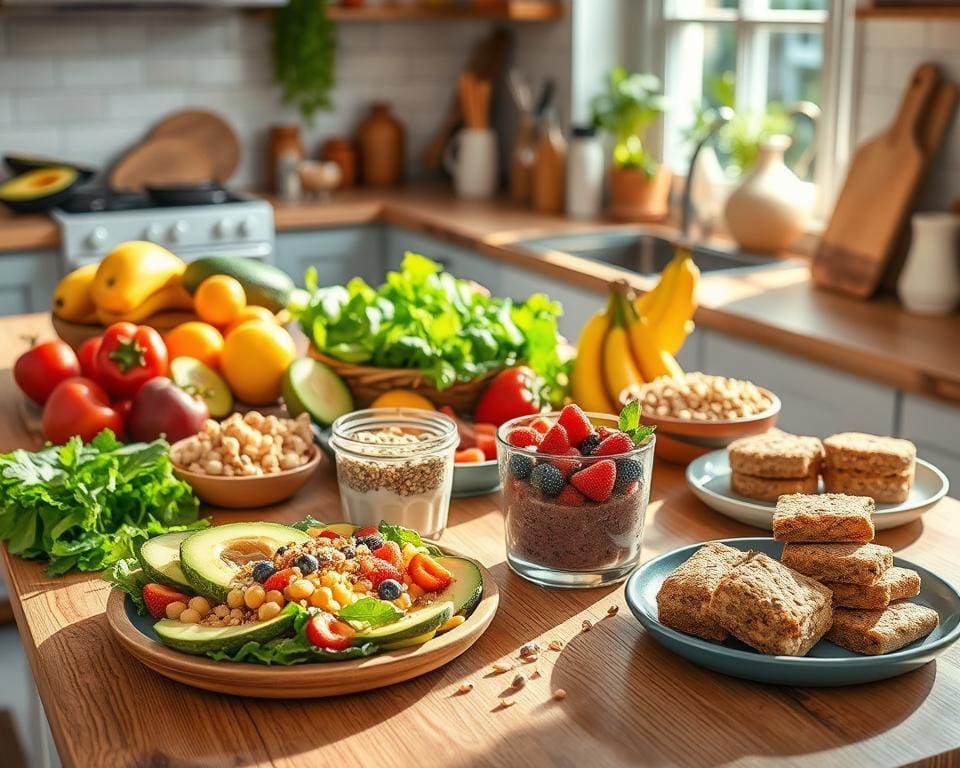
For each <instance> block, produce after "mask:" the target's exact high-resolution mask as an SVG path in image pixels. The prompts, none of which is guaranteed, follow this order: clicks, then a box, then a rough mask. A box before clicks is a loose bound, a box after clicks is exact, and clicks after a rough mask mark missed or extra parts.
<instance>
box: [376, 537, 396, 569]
mask: <svg viewBox="0 0 960 768" xmlns="http://www.w3.org/2000/svg"><path fill="white" fill-rule="evenodd" d="M373 556H374V557H379V558H380V559H381V560H384V561H386V562H388V563H390V565H392V566H394V567H395V568H401V567H402V566H403V555H402V554H400V545H399V544H397V542H395V541H385V542H383V546H382V547H380V549H375V550H374V551H373Z"/></svg>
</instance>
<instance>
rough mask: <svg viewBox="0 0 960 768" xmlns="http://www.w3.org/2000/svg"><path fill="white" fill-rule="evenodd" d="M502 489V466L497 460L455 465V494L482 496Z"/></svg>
mask: <svg viewBox="0 0 960 768" xmlns="http://www.w3.org/2000/svg"><path fill="white" fill-rule="evenodd" d="M498 490H500V467H499V466H498V465H497V460H496V459H494V460H493V461H481V462H477V463H476V464H454V465H453V495H454V496H455V497H458V498H463V497H464V496H482V495H484V494H486V493H493V492H495V491H498Z"/></svg>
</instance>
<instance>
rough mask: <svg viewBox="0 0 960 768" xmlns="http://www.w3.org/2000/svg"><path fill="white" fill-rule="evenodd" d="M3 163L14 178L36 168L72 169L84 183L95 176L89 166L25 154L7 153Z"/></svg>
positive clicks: (94, 170) (94, 169)
mask: <svg viewBox="0 0 960 768" xmlns="http://www.w3.org/2000/svg"><path fill="white" fill-rule="evenodd" d="M3 162H4V163H6V166H7V168H9V169H10V170H11V171H12V172H13V175H14V176H19V175H20V174H21V173H27V171H35V170H37V169H38V168H73V169H74V170H75V171H76V172H77V173H78V174H80V181H81V182H82V183H86V182H88V181H90V179H92V178H93V177H94V176H96V175H97V170H96V168H91V167H90V166H89V165H77V164H76V163H65V162H63V161H62V160H54V159H53V158H52V157H43V156H42V155H31V154H28V153H26V152H8V153H7V154H5V155H4V156H3Z"/></svg>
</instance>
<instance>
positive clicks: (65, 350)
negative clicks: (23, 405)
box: [13, 339, 80, 405]
mask: <svg viewBox="0 0 960 768" xmlns="http://www.w3.org/2000/svg"><path fill="white" fill-rule="evenodd" d="M79 375H80V361H79V360H77V356H76V355H75V354H74V352H73V350H72V349H71V348H70V346H69V345H68V344H66V343H64V342H62V341H60V340H59V339H54V340H53V341H45V342H43V343H42V344H37V345H36V346H34V347H31V348H30V349H28V350H27V351H26V352H24V353H23V354H22V355H20V357H18V358H17V362H16V363H14V364H13V378H14V381H16V382H17V386H18V387H20V389H22V390H23V393H24V394H25V395H26V396H27V397H29V398H30V399H31V400H33V402H35V403H39V404H40V405H43V404H44V403H45V402H47V398H49V397H50V393H51V392H53V390H54V389H55V388H56V386H57V384H59V383H60V382H61V381H65V380H66V379H69V378H71V377H72V376H79Z"/></svg>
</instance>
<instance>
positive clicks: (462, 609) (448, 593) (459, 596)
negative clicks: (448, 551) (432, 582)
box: [436, 555, 483, 614]
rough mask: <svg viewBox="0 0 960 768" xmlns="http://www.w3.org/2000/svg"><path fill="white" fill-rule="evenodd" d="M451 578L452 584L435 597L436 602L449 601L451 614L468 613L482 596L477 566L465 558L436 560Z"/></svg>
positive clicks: (451, 557)
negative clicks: (451, 608) (448, 572)
mask: <svg viewBox="0 0 960 768" xmlns="http://www.w3.org/2000/svg"><path fill="white" fill-rule="evenodd" d="M436 561H437V562H438V563H440V565H442V566H443V567H444V568H446V569H447V570H448V571H450V575H451V576H453V583H452V584H451V585H450V586H449V587H447V588H446V589H445V590H444V591H443V592H441V593H440V594H439V595H438V596H437V600H449V601H450V602H451V603H453V612H454V614H457V613H463V614H466V613H469V612H470V611H472V610H473V609H474V608H475V607H476V605H477V603H479V602H480V595H482V594H483V575H482V574H481V573H480V569H479V568H478V567H477V564H476V563H475V562H473V561H472V560H467V559H466V558H465V557H453V556H452V555H444V556H443V557H438V558H436Z"/></svg>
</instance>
